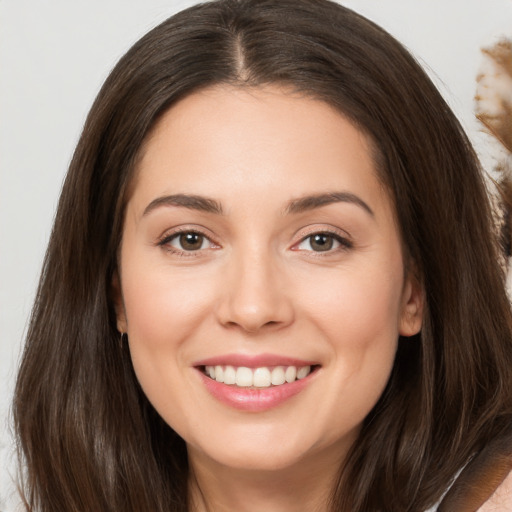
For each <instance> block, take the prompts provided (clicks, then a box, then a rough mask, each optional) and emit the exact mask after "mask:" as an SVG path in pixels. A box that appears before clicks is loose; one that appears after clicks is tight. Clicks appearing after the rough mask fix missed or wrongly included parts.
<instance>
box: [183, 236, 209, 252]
mask: <svg viewBox="0 0 512 512" xmlns="http://www.w3.org/2000/svg"><path fill="white" fill-rule="evenodd" d="M177 238H178V240H177V241H178V242H179V244H178V245H179V246H180V249H183V250H184V251H198V250H199V249H202V248H203V244H204V241H205V237H204V236H203V235H201V234H199V233H193V232H191V233H181V234H180V235H179V236H178V237H177Z"/></svg>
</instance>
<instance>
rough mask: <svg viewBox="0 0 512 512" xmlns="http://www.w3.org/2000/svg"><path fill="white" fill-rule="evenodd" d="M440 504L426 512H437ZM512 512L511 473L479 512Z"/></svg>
mask: <svg viewBox="0 0 512 512" xmlns="http://www.w3.org/2000/svg"><path fill="white" fill-rule="evenodd" d="M438 506H439V503H438V504H437V505H435V506H434V507H432V508H429V509H428V510H426V511H425V512H436V511H437V507H438ZM511 511H512V472H510V473H509V474H508V476H507V478H505V480H504V481H503V482H502V483H501V485H500V486H499V487H498V488H497V489H496V490H495V491H494V493H493V495H492V496H491V497H490V498H489V499H488V500H487V501H486V502H485V503H484V504H483V505H482V506H481V507H480V508H479V509H478V511H477V512H511Z"/></svg>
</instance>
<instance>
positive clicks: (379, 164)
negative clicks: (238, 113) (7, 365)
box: [14, 0, 512, 512]
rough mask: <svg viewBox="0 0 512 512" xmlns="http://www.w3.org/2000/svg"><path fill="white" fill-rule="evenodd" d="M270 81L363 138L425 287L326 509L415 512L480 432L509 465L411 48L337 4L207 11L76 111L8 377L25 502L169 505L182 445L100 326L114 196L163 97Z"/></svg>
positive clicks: (453, 123)
mask: <svg viewBox="0 0 512 512" xmlns="http://www.w3.org/2000/svg"><path fill="white" fill-rule="evenodd" d="M269 83H277V84H284V85H287V86H291V87H292V88H294V89H295V90H297V91H300V92H302V93H304V94H306V95H309V96H312V97H315V98H318V99H321V100H324V101H326V102H327V103H329V104H331V105H333V106H334V107H336V108H337V109H339V111H340V112H342V113H343V115H344V116H346V117H347V118H348V119H350V120H351V121H353V122H354V123H355V125H356V126H357V127H358V128H359V129H361V130H362V131H364V132H365V133H366V134H367V135H368V136H369V137H370V139H371V140H372V141H373V143H374V145H375V148H376V151H375V153H376V168H377V172H378V174H379V177H380V179H381V180H382V182H383V184H384V186H386V187H387V189H388V190H389V193H390V195H391V197H392V198H393V199H394V203H395V206H396V216H397V220H398V224H399V226H400V230H401V235H402V239H403V244H404V248H405V250H406V252H407V254H408V256H409V259H410V261H412V262H414V265H413V267H414V268H413V271H415V272H417V273H418V276H419V278H420V279H421V280H422V282H423V285H424V289H425V299H426V312H425V317H424V322H423V329H422V331H421V333H420V334H418V335H416V336H414V337H412V338H407V339H401V340H400V341H399V348H398V352H397V355H396V362H395V365H394V369H393V372H392V375H391V378H390V381H389V383H388V385H387V388H386V390H385V392H384V394H383V396H382V397H381V399H380V401H379V402H378V404H377V405H376V406H375V408H374V409H373V410H372V411H371V413H370V414H369V416H368V417H367V418H366V420H365V422H364V425H363V427H362V431H361V434H360V437H359V439H358V441H357V442H356V443H355V445H354V447H353V449H352V451H351V453H350V454H349V457H348V459H347V461H346V463H345V465H344V467H343V468H340V477H339V481H338V485H337V486H336V488H335V489H333V495H332V510H335V511H344V512H348V511H350V512H372V511H390V512H391V511H392V512H400V511H410V512H416V511H421V510H425V509H427V508H428V507H429V506H432V505H433V504H434V503H435V502H436V501H437V500H439V499H440V497H441V496H442V494H443V493H444V491H445V490H446V488H447V485H448V484H449V483H450V482H451V481H452V480H453V479H454V478H455V477H456V475H457V474H458V472H459V471H460V470H461V468H463V467H466V473H467V471H468V469H469V470H471V472H472V473H473V474H476V475H477V480H478V478H480V477H482V478H483V477H484V476H485V475H483V474H482V470H480V472H479V460H481V458H479V454H481V453H484V454H485V450H486V449H487V448H486V447H487V446H488V445H489V443H490V441H491V440H494V443H496V442H499V443H501V444H498V445H496V444H494V446H499V447H500V448H499V450H498V455H501V456H507V455H509V454H510V451H511V450H510V444H511V443H510V439H511V428H510V425H511V418H512V346H511V339H512V336H511V333H512V321H511V314H510V308H509V304H508V300H507V297H506V294H505V291H504V286H503V276H502V275H501V273H500V269H499V267H498V264H497V254H496V245H497V244H496V240H495V236H494V234H493V233H492V230H491V221H490V211H489V210H490V209H489V204H488V198H487V195H486V190H485V185H484V182H483V178H482V175H481V172H480V168H479V166H478V163H477V161H476V158H475V155H474V152H473V150H472V148H471V146H470V144H469V142H468V140H467V138H466V135H465V134H464V132H463V130H462V129H461V127H460V125H459V123H458V122H457V120H456V119H455V117H454V115H453V114H452V113H451V111H450V110H449V108H448V107H447V105H446V103H445V102H444V101H443V99H442V98H441V96H440V95H439V93H438V91H437V90H436V89H435V87H434V86H433V85H432V83H431V82H430V80H429V79H428V78H427V76H426V75H425V73H424V72H423V71H422V69H421V68H420V66H419V65H418V64H417V63H416V62H415V61H414V59H413V58H412V57H411V56H410V55H409V53H408V52H407V51H406V50H405V49H404V48H403V47H402V46H401V45H400V44H399V43H398V42H397V41H395V40H394V39H393V38H392V37H391V36H390V35H389V34H387V33H386V32H385V31H384V30H382V29H381V28H379V27H377V26H376V25H374V24H373V23H371V22H370V21H368V20H366V19H364V18H363V17H361V16H359V15H358V14H356V13H354V12H352V11H351V10H349V9H346V8H344V7H341V6H340V5H337V4H335V3H333V2H329V1H328V0H219V1H215V2H211V3H206V4H202V5H198V6H195V7H192V8H190V9H187V10H185V11H182V12H181V13H179V14H177V15H175V16H173V17H172V18H170V19H168V20H167V21H165V22H164V23H162V24H161V25H160V26H158V27H157V28H155V29H154V30H152V31H151V32H150V33H148V34H147V35H146V36H145V37H143V38H142V39H141V40H140V41H139V42H138V43H136V44H135V45H134V46H133V48H131V49H130V50H129V51H128V53H127V54H126V55H125V56H124V57H123V58H122V59H121V60H120V62H119V63H118V65H117V66H116V67H115V68H114V70H113V71H112V73H111V74H110V76H109V77H108V79H107V80H106V82H105V84H104V86H103V88H102V89H101V91H100V93H99V95H98V97H97V99H96V101H95V103H94V105H93V106H92V109H91V111H90V114H89V116H88V118H87V121H86V124H85V127H84V130H83V133H82V136H81V138H80V141H79V143H78V146H77V149H76V152H75V154H74V157H73V160H72V162H71V165H70V169H69V172H68V175H67V178H66V181H65V184H64V187H63V191H62V195H61V198H60V203H59V206H58V211H57V215H56V219H55V225H54V228H53V232H52V235H51V240H50V244H49V247H48V251H47V254H46V259H45V262H44V267H43V271H42V276H41V281H40V285H39V289H38V293H37V298H36V302H35V306H34V309H33V313H32V318H31V322H30V328H29V331H28V335H27V340H26V345H25V351H24V356H23V361H22V364H21V368H20V372H19V376H18V380H17V387H16V394H15V401H14V417H15V425H16V429H17V434H18V440H19V447H20V459H21V463H22V464H23V467H24V477H23V486H24V496H25V500H26V508H27V510H30V511H41V512H50V511H51V512H54V511H66V512H72V511H77V512H78V511H81V512H83V511H91V510H94V511H115V512H120V511H132V512H141V511H151V512H158V511H161V512H163V511H166V512H168V511H182V512H183V511H186V509H187V455H186V447H185V443H184V442H183V440H182V439H180V438H179V437H178V436H177V435H176V434H175V433H174V432H173V431H172V429H171V428H170V427H169V426H168V425H166V424H165V423H164V422H163V420H162V419H161V418H160V417H159V415H158V414H157V413H156V411H155V410H154V409H153V408H152V406H151V405H150V404H149V402H148V400H147V399H146V397H145V396H144V394H143V393H142V391H141V389H140V387H139V385H138V383H137V380H136V377H135V375H134V372H133V369H132V365H131V361H130V354H129V350H128V348H127V347H126V345H123V344H122V343H120V335H119V333H118V332H117V330H116V321H115V314H114V311H113V307H112V301H111V283H112V278H113V275H114V272H115V269H116V255H117V250H118V246H119V242H120V237H121V230H122V226H123V214H124V208H125V201H126V193H125V192H126V190H127V187H128V186H129V184H130V180H131V177H132V175H133V172H134V170H135V168H136V165H137V157H138V155H139V154H140V149H141V147H142V145H143V143H144V140H145V138H146V137H147V134H148V132H149V131H150V130H151V128H152V127H153V126H154V124H155V122H156V120H157V119H158V118H159V116H160V115H161V114H162V113H163V112H165V111H166V110H167V109H168V108H169V106H170V105H172V104H173V103H175V102H177V101H178V100H179V99H181V98H183V97H184V96H186V95H188V94H191V93H192V92H193V91H197V90H199V89H201V88H205V87H208V86H212V85H215V84H231V85H235V86H238V87H244V86H252V87H254V86H260V85H263V84H269ZM340 414H343V412H342V411H341V412H340ZM481 467H484V466H481ZM478 475H480V477H479V476H478ZM450 510H456V509H455V508H452V509H450Z"/></svg>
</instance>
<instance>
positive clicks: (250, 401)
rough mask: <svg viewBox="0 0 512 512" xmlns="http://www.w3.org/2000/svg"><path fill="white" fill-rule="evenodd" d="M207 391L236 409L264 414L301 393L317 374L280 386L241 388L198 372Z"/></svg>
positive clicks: (314, 372)
mask: <svg viewBox="0 0 512 512" xmlns="http://www.w3.org/2000/svg"><path fill="white" fill-rule="evenodd" d="M198 371H199V374H200V376H201V378H202V380H203V383H204V385H205V386H206V389H207V390H208V391H209V392H210V393H211V394H212V395H213V396H214V397H215V398H216V399H217V400H219V401H220V402H222V403H224V404H226V405H229V406H230V407H233V408H235V409H239V410H242V411H250V412H262V411H266V410H268V409H272V408H274V407H277V406H279V405H281V404H282V403H284V402H286V401H287V400H288V399H290V398H292V397H293V396H295V395H297V394H298V393H300V392H301V391H302V390H303V389H304V388H305V387H306V386H308V384H309V383H310V382H311V380H312V378H314V375H315V374H316V371H313V372H311V373H310V374H309V375H308V376H307V377H305V378H303V379H300V380H296V381H294V382H290V383H286V384H282V385H280V386H270V387H268V388H259V389H257V388H239V387H237V386H228V385H227V384H223V383H221V382H217V381H216V380H213V379H212V378H210V377H208V376H207V375H205V374H204V373H203V372H202V371H201V370H198Z"/></svg>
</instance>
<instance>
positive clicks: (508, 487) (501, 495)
mask: <svg viewBox="0 0 512 512" xmlns="http://www.w3.org/2000/svg"><path fill="white" fill-rule="evenodd" d="M511 510H512V472H510V473H509V474H508V476H507V477H506V478H505V480H503V482H502V483H501V485H500V486H499V487H498V488H497V489H496V490H495V491H494V493H493V495H492V496H491V497H490V498H489V499H488V500H487V501H486V502H485V503H484V504H483V505H482V506H481V507H480V508H479V509H478V512H507V511H511Z"/></svg>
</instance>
